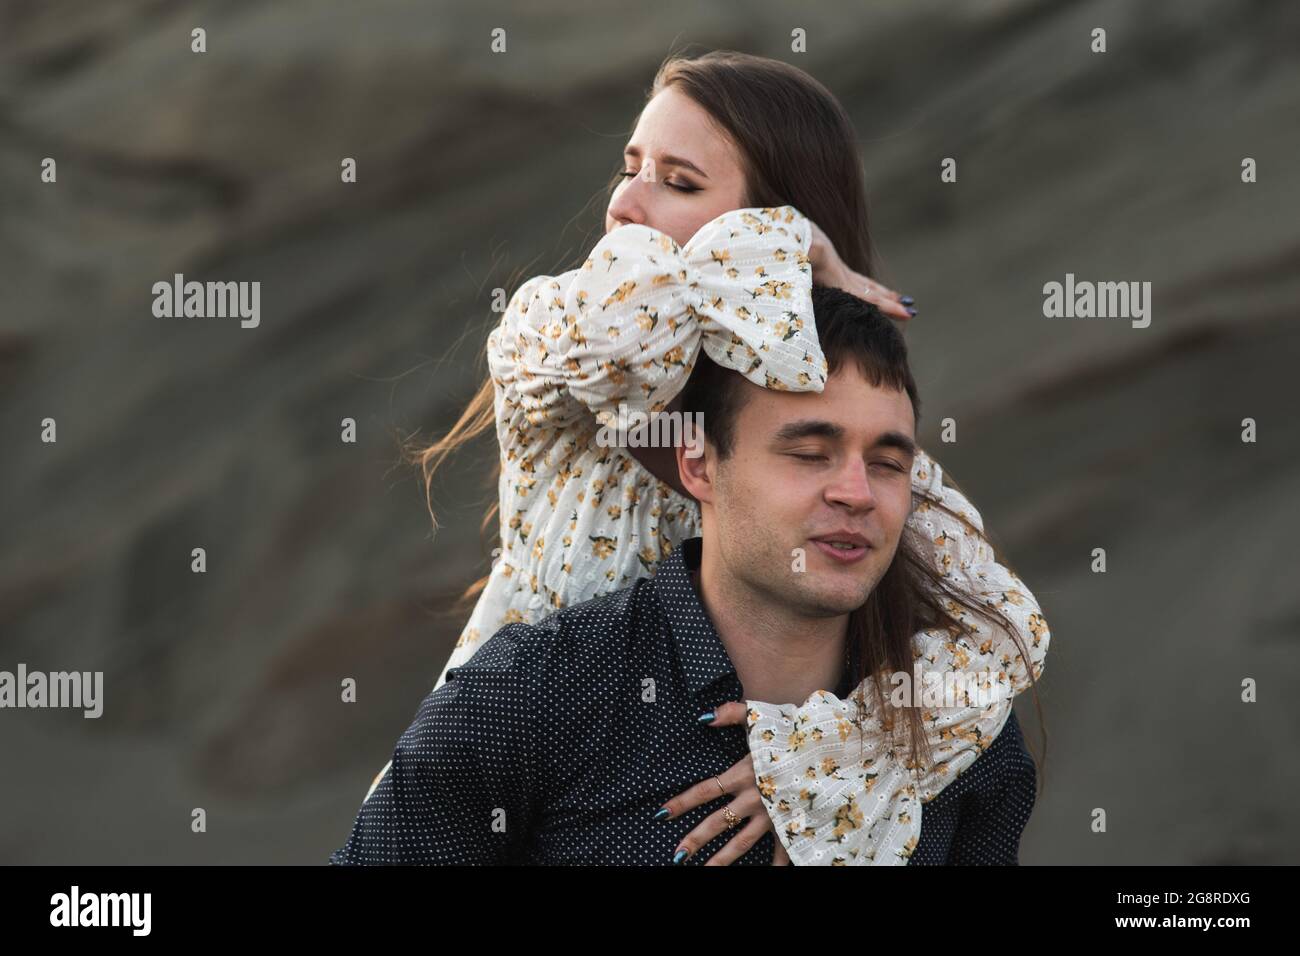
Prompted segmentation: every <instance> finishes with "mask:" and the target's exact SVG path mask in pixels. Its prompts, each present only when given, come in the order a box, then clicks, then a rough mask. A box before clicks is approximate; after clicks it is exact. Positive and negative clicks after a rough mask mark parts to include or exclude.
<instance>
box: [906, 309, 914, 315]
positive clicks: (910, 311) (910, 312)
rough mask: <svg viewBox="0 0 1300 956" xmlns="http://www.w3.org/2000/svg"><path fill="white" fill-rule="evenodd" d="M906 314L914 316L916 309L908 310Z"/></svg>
mask: <svg viewBox="0 0 1300 956" xmlns="http://www.w3.org/2000/svg"><path fill="white" fill-rule="evenodd" d="M907 314H908V315H916V309H908V310H907Z"/></svg>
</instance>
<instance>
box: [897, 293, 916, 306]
mask: <svg viewBox="0 0 1300 956" xmlns="http://www.w3.org/2000/svg"><path fill="white" fill-rule="evenodd" d="M898 301H899V302H901V303H903V305H915V304H916V300H915V299H913V298H912V297H911V296H910V295H905V296H903V297H902V298H901V299H899V300H898Z"/></svg>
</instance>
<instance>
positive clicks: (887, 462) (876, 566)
mask: <svg viewBox="0 0 1300 956" xmlns="http://www.w3.org/2000/svg"><path fill="white" fill-rule="evenodd" d="M736 384H737V386H738V387H743V388H744V389H745V392H746V401H745V403H744V405H743V407H742V409H741V411H740V414H739V415H738V416H737V421H736V427H735V441H734V443H733V449H732V454H731V457H729V458H727V459H726V460H724V461H718V460H717V457H716V453H715V452H714V451H713V449H712V448H711V447H708V448H707V449H706V452H705V459H707V460H708V462H710V464H708V465H706V466H705V467H707V468H708V469H710V471H711V474H712V482H711V483H710V484H709V485H708V486H706V487H705V488H704V493H705V494H706V495H708V499H707V504H708V505H709V515H708V517H706V519H705V520H706V522H707V521H708V520H710V519H711V520H712V521H713V522H714V523H715V534H714V538H715V539H716V544H717V546H718V549H719V556H720V558H721V561H722V565H723V567H724V568H725V569H726V572H727V574H728V575H729V576H731V577H733V578H735V579H736V580H737V582H738V583H741V584H743V585H744V587H745V589H747V590H749V591H751V593H756V594H761V595H764V596H766V598H767V599H768V600H770V601H772V602H775V603H779V604H781V605H782V606H785V607H789V608H791V609H792V610H795V611H796V612H797V613H800V614H803V615H806V616H808V617H831V616H836V615H840V614H845V613H847V612H849V611H851V610H853V609H854V608H856V607H859V606H860V605H862V604H863V603H864V602H865V601H866V599H867V597H868V595H869V594H870V593H871V590H872V588H874V587H875V586H876V584H877V583H878V582H879V581H880V579H881V578H882V577H883V576H884V574H885V571H886V570H888V568H889V565H890V562H892V561H893V559H894V555H895V553H896V551H897V549H898V542H899V539H900V537H901V536H902V533H903V525H904V523H905V522H906V521H907V518H908V515H909V514H910V512H911V507H912V479H911V472H912V459H913V454H914V452H913V449H914V448H915V424H916V423H915V418H914V416H913V413H912V404H911V401H910V400H909V399H908V397H907V394H906V393H904V392H900V391H894V390H892V389H887V388H879V387H876V386H873V385H872V384H870V383H869V382H868V381H867V380H866V379H864V378H863V377H862V375H861V373H860V372H859V371H858V368H857V366H856V365H855V364H854V363H853V362H844V363H843V364H842V365H841V367H840V368H839V369H838V370H837V371H836V373H835V374H833V375H832V376H830V378H829V380H828V381H827V383H826V387H825V390H824V391H822V392H821V393H815V392H779V391H772V390H770V389H766V388H760V387H759V386H757V385H754V384H752V383H750V382H748V381H742V382H738V383H736ZM703 424H704V430H705V433H706V435H707V433H708V424H709V423H708V422H707V421H706V422H704V423H703ZM697 497H698V495H697ZM705 501H706V499H705V498H701V503H702V504H704V503H705ZM855 536H856V537H857V545H856V546H855V547H854V548H853V549H852V550H838V549H836V548H835V547H834V546H833V545H832V544H830V541H832V540H835V539H841V540H848V539H852V538H854V537H855ZM801 555H802V561H800V556H801ZM800 567H802V570H799V569H800Z"/></svg>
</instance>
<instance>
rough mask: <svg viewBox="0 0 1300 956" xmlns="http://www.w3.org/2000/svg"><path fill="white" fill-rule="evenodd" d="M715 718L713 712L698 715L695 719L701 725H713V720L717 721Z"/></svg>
mask: <svg viewBox="0 0 1300 956" xmlns="http://www.w3.org/2000/svg"><path fill="white" fill-rule="evenodd" d="M717 717H718V715H717V714H715V713H714V712H713V711H709V712H708V713H707V714H700V716H699V717H697V718H696V719H697V720H698V721H699V722H700V723H702V724H711V723H713V721H714V720H716V719H717Z"/></svg>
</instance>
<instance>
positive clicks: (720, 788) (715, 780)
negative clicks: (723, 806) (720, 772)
mask: <svg viewBox="0 0 1300 956" xmlns="http://www.w3.org/2000/svg"><path fill="white" fill-rule="evenodd" d="M713 782H714V783H716V784H717V785H718V789H719V790H721V791H722V795H723V796H724V797H726V796H730V794H728V793H727V788H726V787H724V786H723V785H722V781H721V780H719V779H718V778H717V777H714V778H713Z"/></svg>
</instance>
